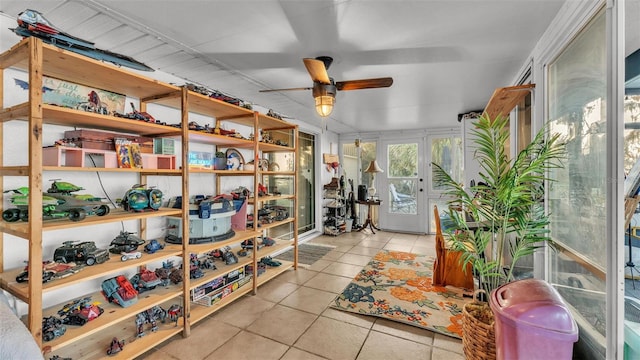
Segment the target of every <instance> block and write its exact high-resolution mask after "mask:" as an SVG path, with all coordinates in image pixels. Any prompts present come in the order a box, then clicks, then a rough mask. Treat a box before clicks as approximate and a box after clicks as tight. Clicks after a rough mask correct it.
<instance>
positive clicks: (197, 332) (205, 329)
mask: <svg viewBox="0 0 640 360" xmlns="http://www.w3.org/2000/svg"><path fill="white" fill-rule="evenodd" d="M239 332H240V329H238V328H237V327H235V326H231V325H228V324H225V323H222V322H219V321H212V320H211V319H206V320H203V322H202V323H199V324H197V325H196V326H194V327H192V329H191V334H190V335H189V336H188V337H186V338H183V337H182V335H177V336H174V337H173V339H174V340H173V341H171V342H169V343H167V344H164V345H162V346H160V347H159V348H158V350H160V353H166V354H169V355H171V356H173V357H175V358H178V359H194V360H199V359H204V358H205V357H206V356H207V355H209V354H211V353H212V352H213V351H215V350H216V349H217V348H218V347H220V346H222V345H224V344H225V343H226V342H227V341H229V340H231V339H233V337H234V336H236V334H238V333H239ZM150 359H151V358H150Z"/></svg>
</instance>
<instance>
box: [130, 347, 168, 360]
mask: <svg viewBox="0 0 640 360" xmlns="http://www.w3.org/2000/svg"><path fill="white" fill-rule="evenodd" d="M125 345H126V344H125ZM143 359H149V360H179V358H177V357H174V356H171V355H169V354H167V353H166V352H164V351H160V350H157V349H151V350H149V351H147V352H146V353H144V354H142V355H141V356H138V357H137V358H135V360H143Z"/></svg>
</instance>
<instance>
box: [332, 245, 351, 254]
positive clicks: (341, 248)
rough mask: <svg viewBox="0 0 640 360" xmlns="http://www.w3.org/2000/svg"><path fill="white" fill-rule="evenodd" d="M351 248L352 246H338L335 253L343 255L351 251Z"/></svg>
mask: <svg viewBox="0 0 640 360" xmlns="http://www.w3.org/2000/svg"><path fill="white" fill-rule="evenodd" d="M353 246H354V245H344V244H343V245H338V246H336V251H339V252H343V253H345V252H347V251H349V250H351V249H352V248H353Z"/></svg>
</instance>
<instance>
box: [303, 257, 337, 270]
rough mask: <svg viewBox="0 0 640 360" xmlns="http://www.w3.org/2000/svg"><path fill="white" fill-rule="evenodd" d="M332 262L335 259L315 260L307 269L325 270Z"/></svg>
mask: <svg viewBox="0 0 640 360" xmlns="http://www.w3.org/2000/svg"><path fill="white" fill-rule="evenodd" d="M332 263H333V260H323V259H320V260H316V262H314V263H313V264H312V265H311V266H309V267H307V270H311V271H322V270H324V268H326V267H327V266H329V265H331V264H332Z"/></svg>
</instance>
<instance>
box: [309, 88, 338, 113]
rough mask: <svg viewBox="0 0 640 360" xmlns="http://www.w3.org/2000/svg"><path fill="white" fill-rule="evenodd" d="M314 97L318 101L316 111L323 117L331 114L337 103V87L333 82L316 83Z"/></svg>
mask: <svg viewBox="0 0 640 360" xmlns="http://www.w3.org/2000/svg"><path fill="white" fill-rule="evenodd" d="M313 98H314V99H315V101H316V112H317V113H318V115H320V116H322V117H327V116H329V115H331V112H332V111H333V105H335V103H336V87H335V85H333V84H320V83H316V84H314V86H313Z"/></svg>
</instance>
